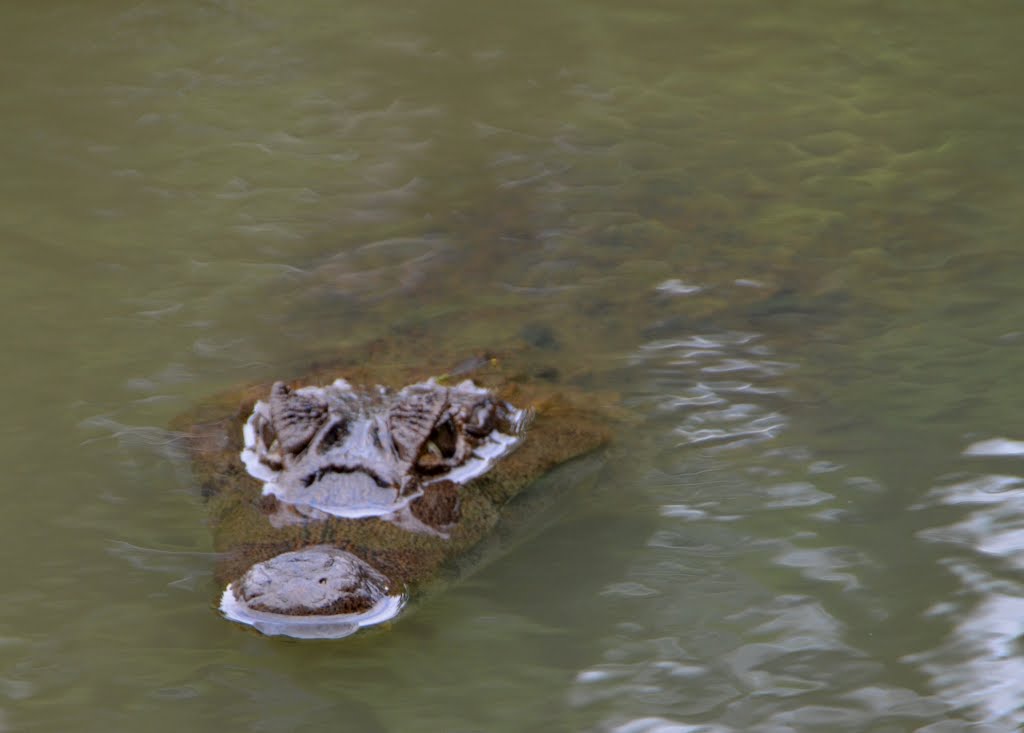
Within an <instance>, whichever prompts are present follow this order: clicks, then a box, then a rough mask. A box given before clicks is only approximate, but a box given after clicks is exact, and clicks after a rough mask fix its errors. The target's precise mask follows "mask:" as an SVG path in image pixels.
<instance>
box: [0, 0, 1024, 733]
mask: <svg viewBox="0 0 1024 733" xmlns="http://www.w3.org/2000/svg"><path fill="white" fill-rule="evenodd" d="M1022 37H1024V12H1022V11H1021V8H1020V6H1019V4H1017V3H1016V2H1010V1H1009V0H1005V1H1002V2H998V1H995V0H982V1H981V2H974V3H964V2H952V1H946V0H929V1H928V2H919V1H916V0H915V1H911V0H907V1H906V2H867V1H859V2H854V1H852V0H851V1H844V0H824V1H818V2H796V1H794V2H775V3H766V2H752V1H749V0H735V1H728V2H717V3H710V2H684V1H678V2H646V3H635V2H625V1H624V0H622V1H620V0H614V1H613V0H598V1H596V2H589V3H582V2H576V1H575V0H570V1H568V2H559V3H551V2H533V1H532V0H525V1H524V2H517V3H493V2H482V3H468V2H462V3H455V2H447V1H446V0H440V1H439V2H433V3H420V2H385V3H380V2H365V3H359V2H356V3H348V2H345V3H338V2H322V1H314V0H309V1H303V2H293V3H278V2H264V1H262V0H253V1H252V2H233V1H231V0H221V1H219V2H216V1H212V0H210V1H206V2H157V1H155V0H149V1H146V0H143V1H142V2H124V1H122V0H104V1H102V2H93V3H72V2H61V1H59V0H50V1H48V2H45V3H43V2H39V3H7V4H6V5H5V7H4V8H3V9H2V10H0V48H2V49H3V51H2V60H3V63H2V64H0V89H2V94H0V162H2V167H0V171H2V172H0V203H2V205H0V306H2V312H3V318H2V319H0V343H2V344H3V347H2V351H0V376H2V377H3V384H4V386H5V389H4V390H3V393H4V400H3V414H4V417H5V420H4V421H3V426H4V427H3V428H2V430H3V441H0V460H2V465H3V466H4V467H5V473H4V476H5V478H4V480H3V484H2V486H3V492H4V499H5V509H4V511H3V512H2V513H0V730H17V731H23V730H24V731H35V730H37V731H54V730H67V729H74V730H77V731H110V730H143V729H144V730H152V731H165V730H166V731H172V730H173V731H179V730H186V729H187V730H194V731H223V730H238V731H260V732H263V731H268V732H271V731H273V732H276V731H300V730H301V731H306V730H321V729H324V730H326V729H330V730H353V731H460V732H466V733H469V732H471V731H474V732H475V731H521V730H545V731H548V730H550V731H599V732H605V731H608V732H610V733H611V732H614V733H655V732H657V733H669V732H671V733H683V732H686V733H697V732H698V731H699V732H700V733H725V732H732V731H735V732H737V733H742V732H754V733H769V732H771V733H776V732H778V733H783V732H786V733H789V732H791V731H801V732H803V731H808V732H810V731H871V732H873V733H896V732H897V731H920V732H922V733H950V732H952V731H960V730H972V731H975V730H976V731H983V732H985V733H988V732H989V731H992V732H996V731H1008V730H1014V729H1016V728H1017V727H1019V726H1020V725H1022V724H1024V656H1022V653H1021V649H1020V646H1019V643H1018V639H1019V636H1020V634H1021V632H1022V631H1024V586H1022V584H1021V581H1020V572H1021V569H1022V567H1024V561H1022V558H1024V540H1022V532H1024V475H1022V466H1024V464H1022V463H1021V460H1022V459H1021V458H1019V457H1018V458H1004V459H970V458H965V457H963V456H962V455H961V453H962V451H963V450H964V449H965V448H966V447H967V446H968V445H969V444H971V443H972V442H973V441H976V440H979V439H983V438H991V437H997V436H1001V437H1006V438H1016V439H1020V438H1024V419H1022V414H1024V409H1022V408H1024V395H1022V388H1021V380H1020V374H1021V373H1022V368H1024V300H1022V285H1021V283H1022V282H1024V213H1022V212H1024V142H1022V141H1024V123H1022V120H1024V95H1022V94H1021V93H1020V86H1021V82H1020V78H1021V69H1024V48H1022V45H1021V42H1020V39H1021V38H1022ZM412 332H417V333H419V334H420V335H422V334H423V333H424V332H425V333H429V334H432V335H433V338H434V339H435V342H436V343H437V344H438V345H439V348H441V349H446V350H451V352H452V353H453V358H457V357H460V356H462V355H464V354H465V352H466V351H472V350H474V349H480V348H484V347H487V346H488V345H489V343H491V342H494V341H501V342H503V343H505V342H517V341H518V342H522V343H528V344H531V345H532V347H534V348H535V349H536V350H537V352H538V354H539V356H538V357H537V361H536V365H537V369H538V372H539V373H540V372H543V373H544V374H546V375H547V376H548V377H549V378H550V377H554V378H557V379H562V380H565V381H567V382H571V383H573V384H574V385H578V386H581V387H585V388H588V389H593V390H595V391H612V392H616V393H618V394H619V395H620V397H621V404H622V406H623V407H624V408H625V412H626V413H627V415H628V418H627V423H626V426H625V427H623V428H622V429H621V430H620V435H619V438H618V440H617V441H616V443H615V445H614V446H613V447H612V449H611V450H610V452H609V455H608V460H607V463H606V465H605V467H604V468H603V469H602V470H601V473H600V476H599V477H598V480H597V485H596V486H595V487H594V488H593V489H592V490H591V491H590V492H589V493H586V494H585V495H584V496H576V497H574V498H572V500H571V501H569V503H568V505H567V506H564V507H563V508H562V510H561V513H560V514H558V515H557V516H551V517H547V518H546V519H547V524H546V527H547V528H546V529H545V530H544V531H543V532H541V533H540V534H539V535H537V536H534V537H533V538H532V539H531V540H530V541H529V542H526V543H524V544H522V545H520V546H519V547H517V548H515V549H513V550H512V551H511V552H509V553H507V554H506V555H504V556H503V557H501V558H499V559H498V560H496V561H495V562H493V563H492V564H491V565H489V566H487V567H485V568H484V569H483V570H482V571H481V572H480V573H478V574H477V575H475V576H474V577H473V578H471V579H470V580H469V581H467V582H466V583H464V584H462V585H460V586H459V587H457V588H455V589H453V590H452V591H451V592H448V593H446V594H444V595H442V596H439V597H437V598H436V599H434V601H433V602H432V603H429V604H427V605H426V606H424V607H423V608H422V609H421V610H419V611H418V612H417V613H415V614H414V615H413V616H411V617H409V618H406V619H404V620H403V621H402V622H401V623H400V624H398V625H396V626H395V627H394V628H393V629H392V630H390V631H388V632H387V633H384V634H376V635H369V636H365V637H361V638H357V639H353V640H348V641H346V642H343V643H339V644H303V643H289V642H282V641H269V640H266V639H262V638H259V637H257V636H254V635H251V634H249V633H246V632H244V631H242V630H239V629H237V628H235V627H233V626H232V625H230V624H228V623H226V622H224V621H222V620H220V619H219V618H218V617H217V615H216V613H215V612H214V610H213V608H212V600H213V598H214V597H215V596H216V594H217V588H216V587H215V586H214V584H213V582H212V579H211V571H212V568H213V566H214V562H215V558H214V557H213V555H212V553H211V538H210V533H209V528H208V527H207V526H206V524H205V522H206V514H205V508H204V505H203V502H202V500H201V498H200V497H199V495H198V492H197V489H196V485H195V482H194V481H193V479H192V477H191V475H190V472H189V467H188V464H187V461H186V460H185V459H184V454H183V451H182V450H181V445H180V441H178V440H177V439H176V436H175V435H174V434H173V433H170V432H169V431H168V430H167V429H166V427H167V425H168V423H169V421H170V420H171V418H172V417H173V416H174V415H176V414H178V413H180V412H181V411H183V410H185V409H187V408H188V407H189V406H191V405H193V404H194V403H195V402H196V401H197V400H199V399H201V398H202V397H204V396H206V395H209V394H211V393H213V392H215V391H217V390H220V389H223V388H225V387H227V386H230V385H233V384H237V383H241V382H249V381H255V380H262V379H273V378H275V377H277V376H279V375H280V374H282V373H287V374H294V373H296V372H297V371H299V370H301V368H302V366H303V365H304V364H308V363H309V361H310V360H312V359H316V358H320V357H322V355H323V354H325V353H328V352H332V351H335V350H344V349H345V348H346V347H351V346H352V345H354V344H358V343H362V342H364V341H366V340H367V339H371V338H381V339H385V340H387V341H388V342H389V343H392V344H393V343H396V342H398V341H400V340H401V339H402V338H405V337H407V336H408V335H409V334H410V333H412ZM417 357H418V355H417V354H416V353H409V354H408V358H409V360H410V362H415V360H416V359H417ZM560 481H564V482H565V483H567V484H569V485H571V484H572V483H573V476H572V474H571V472H570V473H569V474H566V475H564V476H562V477H561V478H560ZM570 494H571V492H570Z"/></svg>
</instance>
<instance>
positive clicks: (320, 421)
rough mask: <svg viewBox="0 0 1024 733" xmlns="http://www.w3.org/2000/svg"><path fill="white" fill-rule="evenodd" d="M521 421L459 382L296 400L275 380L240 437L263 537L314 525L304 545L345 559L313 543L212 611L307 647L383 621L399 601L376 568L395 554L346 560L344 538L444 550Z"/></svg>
mask: <svg viewBox="0 0 1024 733" xmlns="http://www.w3.org/2000/svg"><path fill="white" fill-rule="evenodd" d="M527 417H528V412H527V411H525V410H519V409H516V408H515V407H513V406H512V405H510V404H509V403H507V402H503V401H501V400H500V399H498V398H497V397H496V396H495V395H494V394H493V393H492V392H490V391H488V390H486V389H482V388H480V387H477V386H475V385H474V384H473V383H472V382H470V381H465V382H463V383H461V384H459V385H456V386H451V387H449V386H444V385H441V384H439V383H438V382H436V381H435V380H433V379H431V380H428V381H426V382H420V383H417V384H412V385H409V386H407V387H405V388H403V389H401V390H400V391H397V392H395V391H391V390H388V389H385V388H383V387H377V388H373V389H355V388H353V387H352V386H351V385H350V384H349V383H348V382H346V381H345V380H338V381H336V382H334V383H333V384H331V385H328V386H326V387H302V388H299V389H294V390H293V389H290V388H289V387H287V386H286V385H285V384H284V383H283V382H277V383H276V384H274V386H273V387H272V389H271V392H270V398H269V400H267V401H259V402H257V403H256V405H255V406H254V408H253V412H252V415H251V416H250V417H249V419H248V420H247V421H246V423H245V425H244V427H243V438H244V448H243V450H242V456H241V458H242V462H243V463H244V464H245V466H246V469H247V470H248V472H249V473H250V474H251V475H252V476H254V477H255V478H257V479H258V480H260V481H262V482H263V489H262V493H263V495H264V497H265V500H264V502H263V504H264V505H266V507H268V508H266V509H265V511H266V514H267V519H268V520H269V522H270V524H271V526H272V527H274V528H275V529H274V530H272V531H277V532H279V533H282V536H284V534H285V533H287V532H288V531H289V527H294V526H295V525H300V526H308V525H310V524H317V525H319V526H320V527H321V529H318V530H311V532H310V536H311V537H325V536H328V535H330V536H331V537H333V538H334V541H336V542H337V543H338V544H340V545H343V546H344V547H347V548H348V549H344V548H343V547H342V546H336V545H333V544H311V545H308V546H305V547H300V548H298V549H293V550H290V551H286V552H282V553H280V554H277V555H275V556H273V557H270V558H268V559H266V560H263V561H261V562H257V563H255V564H253V565H251V566H250V567H249V568H248V570H246V571H245V572H244V573H243V574H242V575H241V576H240V577H237V578H236V579H235V580H234V581H232V582H231V583H230V584H229V585H228V586H227V588H226V589H225V591H224V593H223V595H222V598H221V604H220V605H221V611H222V613H224V615H225V616H227V617H228V618H230V619H232V620H235V621H238V622H241V623H245V624H248V625H251V626H253V627H255V628H257V629H258V630H260V631H261V632H263V633H265V634H270V635H278V634H284V635H288V636H295V637H304V638H311V637H313V638H325V637H327V638H337V637H339V636H346V635H348V634H350V633H352V632H353V631H355V630H356V629H358V628H360V627H362V626H369V625H373V624H378V623H381V622H382V621H386V620H388V619H390V618H392V617H394V616H395V615H396V614H397V613H398V612H399V610H400V609H401V607H402V604H403V602H404V598H405V596H404V589H403V588H402V587H400V586H398V585H397V584H396V583H394V582H393V581H392V579H391V578H389V577H388V576H387V575H386V574H385V573H382V572H381V571H380V567H379V563H380V562H381V560H382V558H384V559H385V560H386V558H387V557H388V556H389V553H391V552H393V551H394V548H389V547H388V545H387V543H386V542H385V543H383V544H381V543H376V544H377V546H376V548H375V549H374V550H373V551H371V552H366V551H363V550H357V549H356V547H355V545H358V544H360V543H358V542H356V541H355V540H354V538H355V537H356V536H357V535H360V533H363V534H364V535H365V533H366V531H367V530H368V528H369V531H370V532H377V530H373V529H372V528H373V527H379V526H380V524H378V523H384V524H385V525H387V526H389V527H392V528H394V529H396V530H400V531H401V532H407V533H411V534H412V535H416V536H419V537H421V538H422V539H423V541H425V542H427V543H428V544H427V545H424V547H428V546H429V543H430V542H446V541H447V538H448V536H449V533H450V532H452V531H454V530H455V528H456V526H457V525H456V523H457V522H458V521H459V516H460V509H459V506H460V502H461V501H462V500H463V497H462V491H461V490H462V487H463V486H464V485H465V484H466V483H468V482H469V481H471V480H472V479H474V478H477V477H479V476H482V475H483V474H484V473H486V472H488V470H489V469H490V468H491V466H493V464H494V463H495V462H496V461H497V460H498V459H500V458H501V457H503V456H504V455H505V454H507V453H508V452H510V451H511V450H512V449H513V448H514V447H515V446H516V445H517V444H518V443H519V442H520V441H521V438H522V433H523V427H524V424H525V422H526V421H527ZM323 528H326V529H323ZM378 534H381V535H383V534H384V533H380V532H378ZM364 540H365V537H364ZM321 541H323V540H321ZM371 544H373V543H372V542H371ZM364 549H366V548H364ZM349 550H351V551H349ZM385 565H386V562H385Z"/></svg>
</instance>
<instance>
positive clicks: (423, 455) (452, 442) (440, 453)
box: [416, 418, 458, 473]
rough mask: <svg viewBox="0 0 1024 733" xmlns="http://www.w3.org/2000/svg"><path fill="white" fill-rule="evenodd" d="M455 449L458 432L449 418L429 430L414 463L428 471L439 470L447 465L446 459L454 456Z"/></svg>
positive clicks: (456, 447)
mask: <svg viewBox="0 0 1024 733" xmlns="http://www.w3.org/2000/svg"><path fill="white" fill-rule="evenodd" d="M457 449H458V434H457V433H456V428H455V423H453V422H452V420H451V418H449V419H447V420H445V421H444V422H443V423H441V424H440V425H437V426H436V427H435V428H434V429H433V430H431V431H430V435H429V436H427V439H426V440H425V441H423V447H422V448H421V449H420V455H419V457H418V458H417V459H416V465H417V466H418V467H419V468H420V470H422V471H426V472H428V473H430V472H433V471H439V470H441V469H442V468H444V467H445V466H446V465H449V464H448V461H450V460H451V459H452V457H454V456H455V451H456V450H457Z"/></svg>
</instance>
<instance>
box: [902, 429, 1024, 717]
mask: <svg viewBox="0 0 1024 733" xmlns="http://www.w3.org/2000/svg"><path fill="white" fill-rule="evenodd" d="M984 443H987V444H990V445H991V444H994V443H995V441H984ZM979 445H981V444H979V443H975V444H974V445H972V446H971V447H970V448H968V449H967V450H966V451H964V454H965V455H969V456H980V455H1005V452H1003V451H1002V450H999V451H996V452H995V453H992V452H988V451H984V450H975V449H977V447H978V446H979ZM928 499H929V502H928V503H926V504H922V505H921V506H919V507H918V508H920V509H924V508H927V506H928V505H929V504H932V505H939V506H945V507H957V508H966V509H967V510H968V513H967V515H966V516H965V517H963V518H962V519H959V520H958V521H955V522H953V523H951V524H947V525H944V526H940V527H933V528H929V529H926V530H923V531H921V532H919V533H918V536H919V537H920V538H921V539H923V540H925V541H929V542H942V543H950V544H953V545H955V546H957V547H959V548H960V549H961V552H960V553H958V554H957V555H955V556H951V557H947V558H945V559H944V560H943V565H945V567H946V568H947V569H948V570H949V571H950V572H951V573H952V574H953V575H954V576H955V577H956V578H957V579H958V580H959V581H960V589H959V590H958V591H957V592H956V594H955V595H954V596H953V597H952V598H949V599H947V600H942V601H936V602H935V603H934V604H933V605H932V606H931V608H930V609H929V611H928V615H929V616H931V617H935V618H948V619H949V620H950V621H951V622H952V624H953V626H952V630H951V631H950V632H949V634H948V635H947V637H946V639H945V640H944V641H943V642H942V643H941V644H940V645H939V646H937V647H936V648H934V649H930V650H928V651H925V652H921V653H917V654H910V655H907V656H906V657H905V658H904V661H906V662H908V663H910V664H914V665H917V666H919V667H920V668H921V669H922V670H923V671H924V672H925V673H927V674H928V675H929V676H930V677H931V680H932V684H933V685H934V687H935V689H936V690H937V691H938V692H939V694H940V695H941V696H942V697H943V698H945V699H947V700H949V701H950V703H951V704H953V705H955V706H957V707H964V708H970V709H971V710H972V711H973V717H975V718H977V722H978V723H979V724H982V725H985V726H986V727H985V728H983V729H984V730H992V731H996V730H1010V729H1015V730H1016V729H1019V728H1020V727H1021V726H1024V656H1022V655H1021V647H1020V639H1021V636H1022V635H1024V584H1022V583H1020V582H1019V581H1018V580H1017V579H1016V578H1013V577H1012V576H1011V577H1008V576H1007V575H1006V573H1003V572H1000V567H999V566H1000V565H1004V564H1005V565H1008V566H1009V567H1011V568H1013V569H1015V570H1017V571H1019V570H1021V569H1024V477H1022V476H1015V475H1008V474H985V475H980V476H972V477H969V478H965V479H962V480H959V481H956V482H954V483H951V484H948V485H944V486H941V487H938V488H936V489H934V490H933V491H932V492H931V493H930V495H929V497H928ZM965 552H966V554H964V553H965ZM988 726H992V727H991V728H989V727H988Z"/></svg>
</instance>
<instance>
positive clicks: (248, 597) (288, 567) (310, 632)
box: [220, 545, 404, 639]
mask: <svg viewBox="0 0 1024 733" xmlns="http://www.w3.org/2000/svg"><path fill="white" fill-rule="evenodd" d="M403 603H404V597H403V596H402V594H401V593H396V592H394V591H393V590H392V589H391V587H390V583H389V581H388V579H387V578H386V577H384V576H383V575H382V574H381V573H379V572H378V571H377V570H375V569H374V568H373V567H372V566H370V565H369V564H368V563H366V562H364V561H362V560H360V559H359V558H358V557H356V556H355V555H352V554H350V553H347V552H345V551H343V550H339V549H338V548H336V547H330V546H327V545H316V546H313V547H307V548H304V549H302V550H297V551H295V552H285V553H283V554H281V555H277V556H276V557H273V558H271V559H269V560H265V561H264V562H260V563H256V564H255V565H253V566H252V567H251V568H249V570H248V571H247V572H246V573H245V574H244V575H243V576H242V577H241V578H239V579H238V580H237V581H235V582H234V583H231V584H230V585H228V587H227V588H226V589H225V591H224V593H223V595H222V596H221V601H220V609H221V613H223V614H224V616H226V617H227V618H229V619H231V620H232V621H237V622H238V623H243V624H247V625H249V626H252V627H253V628H255V629H256V630H258V631H260V632H261V633H263V634H266V635H267V636H290V637H293V638H298V639H340V638H342V637H345V636H349V635H350V634H353V633H355V632H356V631H358V630H359V629H360V628H362V627H364V626H373V625H375V624H380V623H383V622H385V621H388V620H390V619H392V618H394V617H395V616H397V615H398V612H399V611H400V610H401V608H402V605H403Z"/></svg>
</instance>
